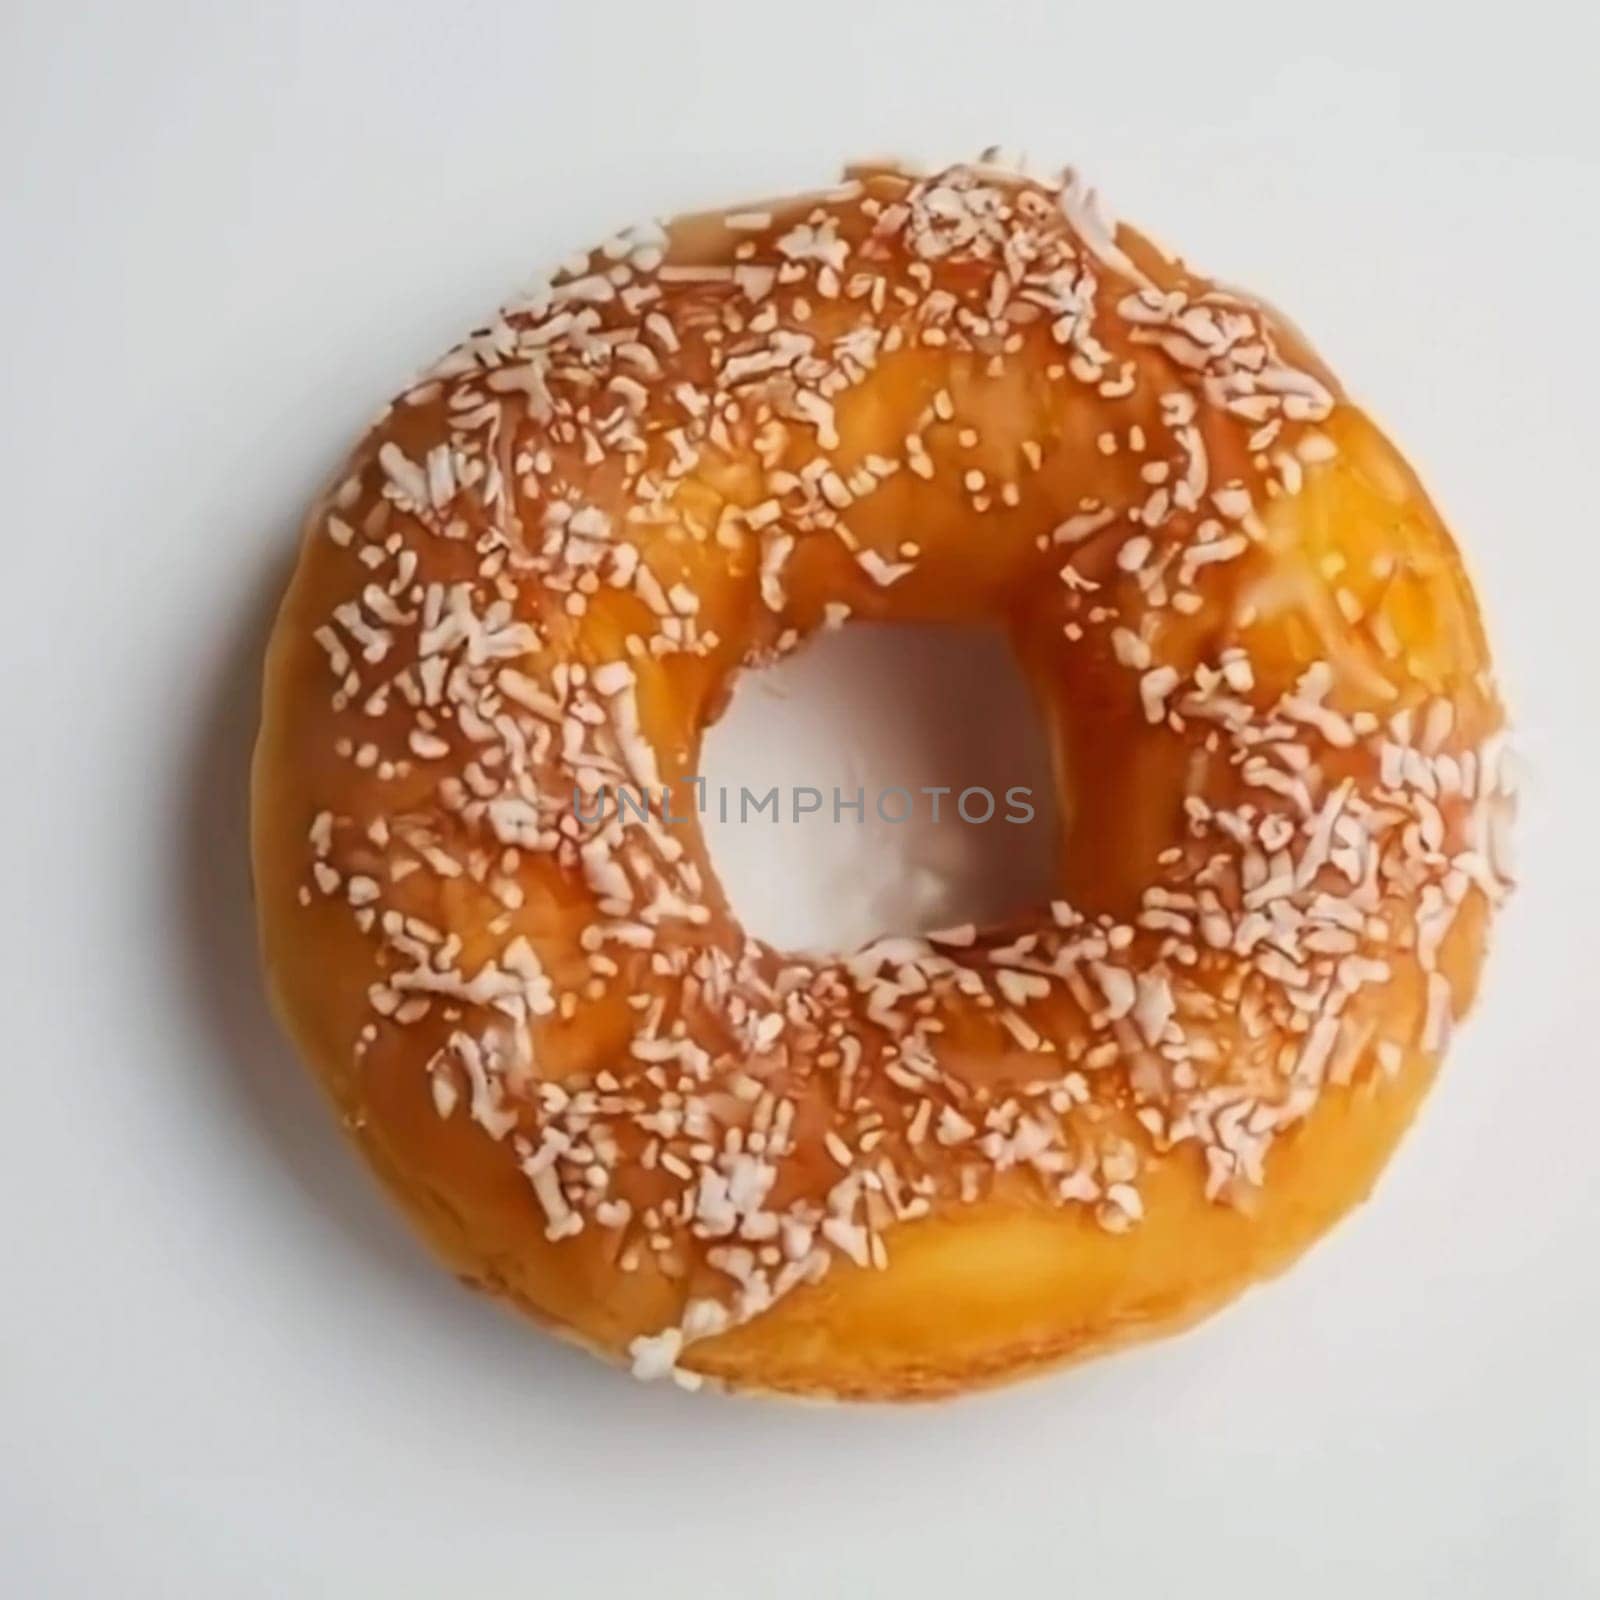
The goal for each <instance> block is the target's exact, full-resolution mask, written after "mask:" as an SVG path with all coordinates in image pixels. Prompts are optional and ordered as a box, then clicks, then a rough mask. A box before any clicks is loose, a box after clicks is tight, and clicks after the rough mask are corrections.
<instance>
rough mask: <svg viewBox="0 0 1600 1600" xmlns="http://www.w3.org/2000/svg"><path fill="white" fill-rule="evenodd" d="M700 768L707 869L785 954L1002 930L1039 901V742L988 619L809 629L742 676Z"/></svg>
mask: <svg viewBox="0 0 1600 1600" xmlns="http://www.w3.org/2000/svg"><path fill="white" fill-rule="evenodd" d="M699 767H700V772H701V774H702V777H703V783H702V784H701V785H700V786H698V788H697V791H696V795H695V800H694V804H695V805H696V806H697V807H698V808H699V810H700V812H701V826H702V827H703V828H704V830H705V837H706V844H707V846H708V847H709V849H710V851H711V861H712V865H713V866H714V867H715V868H716V870H717V876H718V877H719V878H720V879H721V880H722V885H723V888H724V889H725V890H726V891H727V894H728V898H729V901H730V903H731V904H732V906H733V909H734V912H735V914H736V915H737V916H738V918H739V920H740V922H741V923H742V924H743V925H744V927H745V928H746V930H747V931H749V932H750V933H752V934H754V935H755V936H756V937H757V938H758V939H766V940H768V941H769V942H770V943H772V944H775V945H777V946H779V947H780V948H784V949H792V950H817V951H826V950H842V949H850V948H852V947H854V946H856V945H860V944H865V943H866V942H867V941H868V940H869V939H876V938H879V937H881V936H882V935H884V934H893V933H926V932H928V931H930V930H932V929H938V928H952V927H955V926H957V925H958V924H960V923H963V922H978V923H984V922H996V921H1000V920H1003V919H1005V918H1008V917H1012V916H1015V915H1017V914H1018V913H1019V912H1023V911H1026V910H1028V909H1029V908H1031V907H1035V906H1041V905H1043V904H1044V903H1045V902H1046V901H1047V900H1049V898H1050V894H1051V889H1052V886H1053V884H1054V881H1055V880H1054V871H1055V862H1056V848H1057V847H1056V841H1057V839H1058V837H1059V833H1060V813H1059V808H1058V806H1057V804H1056V794H1055V785H1054V783H1053V781H1052V778H1051V768H1050V750H1049V744H1048V741H1047V739H1046V737H1045V733H1044V728H1043V726H1042V725H1041V723H1040V721H1039V718H1038V715H1037V713H1036V710H1035V706H1034V700H1033V696H1032V694H1031V693H1030V691H1029V689H1028V686H1027V684H1026V682H1025V681H1024V679H1023V677H1022V672H1021V669H1020V667H1019V666H1018V664H1017V662H1016V659H1015V657H1014V656H1013V655H1012V653H1011V650H1010V647H1009V645H1008V644H1007V643H1006V640H1005V636H1004V635H1003V634H1002V633H1001V631H1000V630H999V629H998V628H988V629H985V628H950V627H939V626H934V625H927V626H915V627H909V626H904V625H901V626H895V625H893V624H888V623H883V624H868V623H862V624H857V625H856V626H855V627H852V628H844V629H841V630H840V631H839V632H837V633H832V632H823V633H820V634H818V635H816V636H815V637H814V638H812V639H810V640H808V641H807V642H806V645H805V648H804V649H802V650H800V651H798V652H797V653H796V654H794V655H792V656H789V657H787V658H786V659H785V660H783V661H781V662H780V663H779V664H778V665H777V666H774V667H770V668H768V669H767V670H765V671H763V672H752V673H748V674H746V675H745V677H744V678H742V679H741V680H740V682H739V683H738V685H737V687H736V689H735V692H734V696H733V701H732V704H731V705H730V706H729V707H728V710H727V712H726V714H725V715H724V716H723V717H722V718H721V720H720V721H718V722H716V723H715V724H713V725H712V727H711V728H710V730H709V731H708V732H707V734H706V738H705V743H704V748H703V750H702V753H701V759H700V762H699ZM769 796H770V798H771V804H770V806H769V805H768V798H769Z"/></svg>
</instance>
